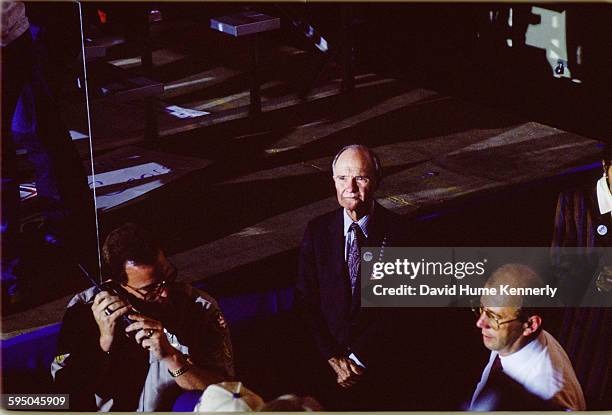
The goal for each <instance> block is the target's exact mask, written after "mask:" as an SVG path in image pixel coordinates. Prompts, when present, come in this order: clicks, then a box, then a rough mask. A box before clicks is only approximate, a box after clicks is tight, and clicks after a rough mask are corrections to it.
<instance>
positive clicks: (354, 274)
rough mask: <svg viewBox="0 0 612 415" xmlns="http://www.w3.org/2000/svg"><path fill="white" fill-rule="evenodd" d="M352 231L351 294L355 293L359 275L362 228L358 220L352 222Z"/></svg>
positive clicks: (349, 265) (349, 266)
mask: <svg viewBox="0 0 612 415" xmlns="http://www.w3.org/2000/svg"><path fill="white" fill-rule="evenodd" d="M350 231H351V232H353V240H352V241H351V244H350V245H349V251H348V270H349V277H350V279H351V294H355V287H356V286H357V280H358V276H359V263H360V261H359V242H360V239H361V238H360V236H361V228H360V227H359V225H358V224H357V222H353V223H352V224H351V228H350Z"/></svg>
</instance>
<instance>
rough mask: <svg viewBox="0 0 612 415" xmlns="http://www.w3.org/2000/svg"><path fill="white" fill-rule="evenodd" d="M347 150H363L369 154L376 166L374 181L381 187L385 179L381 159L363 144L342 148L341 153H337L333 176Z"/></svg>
mask: <svg viewBox="0 0 612 415" xmlns="http://www.w3.org/2000/svg"><path fill="white" fill-rule="evenodd" d="M346 150H362V151H365V152H366V153H367V154H368V156H369V157H370V160H372V164H373V165H374V175H375V177H374V180H375V181H376V185H377V186H378V185H380V183H381V182H382V178H383V171H382V164H380V159H379V158H378V156H377V155H376V153H374V152H373V151H372V150H370V149H369V148H368V147H366V146H364V145H363V144H349V145H348V146H344V147H342V148H341V149H340V151H338V152H337V153H336V155H335V156H334V160H333V161H332V174H335V169H336V162H337V161H338V158H339V157H340V155H341V154H342V153H344V152H345V151H346Z"/></svg>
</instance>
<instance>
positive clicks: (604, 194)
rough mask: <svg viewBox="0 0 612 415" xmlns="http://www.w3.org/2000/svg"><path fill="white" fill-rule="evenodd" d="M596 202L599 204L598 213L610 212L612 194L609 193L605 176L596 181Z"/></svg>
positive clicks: (611, 208) (611, 209) (611, 210)
mask: <svg viewBox="0 0 612 415" xmlns="http://www.w3.org/2000/svg"><path fill="white" fill-rule="evenodd" d="M597 203H598V204H599V213H601V214H602V215H603V214H605V213H610V212H612V194H610V189H609V188H608V181H607V179H606V177H605V176H604V177H602V178H601V179H599V180H598V181H597Z"/></svg>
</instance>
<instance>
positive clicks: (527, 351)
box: [499, 332, 544, 377]
mask: <svg viewBox="0 0 612 415" xmlns="http://www.w3.org/2000/svg"><path fill="white" fill-rule="evenodd" d="M543 349H544V336H543V334H542V332H540V334H538V336H537V337H536V338H535V339H533V340H531V341H530V342H529V343H527V344H526V345H525V346H523V348H521V349H520V350H518V351H516V352H514V353H512V354H509V355H507V356H501V355H500V356H499V357H500V359H501V364H502V367H503V369H504V372H506V373H508V374H509V375H510V376H511V377H514V376H513V375H515V376H516V375H518V374H519V373H520V372H521V371H522V370H523V368H524V367H525V365H528V364H530V363H529V361H530V360H531V359H532V358H533V357H534V356H537V355H539V354H540V352H541V351H542V350H543Z"/></svg>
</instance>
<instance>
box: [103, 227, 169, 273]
mask: <svg viewBox="0 0 612 415" xmlns="http://www.w3.org/2000/svg"><path fill="white" fill-rule="evenodd" d="M160 250H161V247H160V245H159V243H158V242H157V240H156V239H155V238H154V237H153V235H152V234H151V233H150V232H148V231H147V230H146V229H144V228H142V227H140V226H138V225H136V224H134V223H126V224H124V225H121V226H120V227H118V228H116V229H114V230H113V231H112V232H111V233H109V234H108V236H107V237H106V240H105V241H104V246H103V247H102V256H103V259H104V262H105V265H106V270H107V271H108V273H109V275H105V278H110V279H112V280H113V281H116V282H119V283H126V282H127V275H126V273H125V264H126V262H127V261H131V262H133V263H134V265H154V264H155V263H156V262H157V257H158V255H159V252H160Z"/></svg>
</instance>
